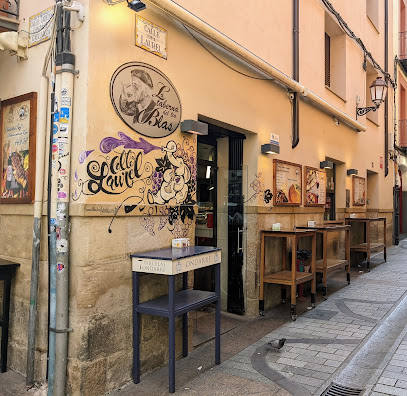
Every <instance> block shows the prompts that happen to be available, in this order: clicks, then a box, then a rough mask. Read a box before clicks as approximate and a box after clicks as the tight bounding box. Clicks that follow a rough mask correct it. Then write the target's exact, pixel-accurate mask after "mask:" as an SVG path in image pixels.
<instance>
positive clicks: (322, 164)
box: [319, 161, 334, 169]
mask: <svg viewBox="0 0 407 396" xmlns="http://www.w3.org/2000/svg"><path fill="white" fill-rule="evenodd" d="M319 167H320V168H321V169H333V167H334V163H333V162H332V161H321V162H320V163H319Z"/></svg>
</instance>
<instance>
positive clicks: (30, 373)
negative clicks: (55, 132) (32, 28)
mask: <svg viewBox="0 0 407 396" xmlns="http://www.w3.org/2000/svg"><path fill="white" fill-rule="evenodd" d="M47 102H48V78H47V77H45V76H42V77H41V85H40V95H39V116H38V131H37V153H36V154H37V156H36V172H35V200H34V229H33V247H32V265H31V285H30V312H29V319H28V342H27V344H28V345H27V366H26V367H27V368H26V370H27V377H26V384H27V385H32V384H33V383H34V362H35V336H36V331H35V328H36V322H37V298H38V278H39V262H40V244H41V217H42V195H43V188H44V153H45V136H46V126H47V110H48V106H47Z"/></svg>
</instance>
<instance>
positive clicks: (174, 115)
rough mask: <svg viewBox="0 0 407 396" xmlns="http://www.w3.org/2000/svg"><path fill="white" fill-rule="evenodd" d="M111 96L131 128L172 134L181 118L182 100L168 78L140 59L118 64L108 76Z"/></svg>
mask: <svg viewBox="0 0 407 396" xmlns="http://www.w3.org/2000/svg"><path fill="white" fill-rule="evenodd" d="M110 100H111V102H112V105H113V107H114V109H115V110H116V113H117V115H118V116H119V117H120V118H121V120H122V121H123V122H124V123H125V124H126V125H127V126H128V127H129V128H131V129H132V130H133V131H135V132H137V133H139V134H141V135H144V136H147V137H152V138H162V137H165V136H168V135H171V134H172V133H173V132H175V130H176V129H177V128H178V125H179V123H180V121H181V100H180V98H179V95H178V92H177V90H176V89H175V87H174V86H173V85H172V83H171V81H170V80H169V79H168V78H167V77H166V76H165V75H164V74H163V73H162V72H161V71H160V70H158V69H156V68H155V67H153V66H151V65H147V64H145V63H141V62H129V63H125V64H124V65H122V66H120V67H119V68H118V69H116V71H115V72H114V73H113V76H112V78H111V80H110Z"/></svg>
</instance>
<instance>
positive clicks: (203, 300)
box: [130, 246, 221, 393]
mask: <svg viewBox="0 0 407 396" xmlns="http://www.w3.org/2000/svg"><path fill="white" fill-rule="evenodd" d="M130 257H131V258H132V270H133V381H134V382H135V383H136V384H138V383H139V382H140V315H141V314H149V315H156V316H163V317H166V318H168V327H169V341H168V342H169V359H168V360H169V364H168V366H169V367H168V370H169V375H168V376H169V391H170V393H174V392H175V318H176V317H177V316H179V315H182V355H183V356H184V357H186V356H188V312H189V311H193V310H196V309H199V308H201V307H203V306H205V305H208V304H212V303H215V364H220V262H221V248H218V247H210V246H190V247H186V248H169V249H161V250H155V251H152V252H145V253H137V254H132V255H131V256H130ZM211 265H214V266H215V291H214V292H208V291H202V290H188V272H187V271H192V270H195V269H198V268H203V267H208V266H211ZM141 272H144V273H150V274H160V275H168V294H167V295H164V296H161V297H158V298H155V299H153V300H149V301H145V302H142V303H140V296H139V292H140V288H139V281H140V280H139V273H141ZM181 273H182V274H183V289H182V290H180V291H178V292H177V291H176V290H175V275H177V274H181Z"/></svg>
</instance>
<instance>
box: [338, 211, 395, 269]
mask: <svg viewBox="0 0 407 396" xmlns="http://www.w3.org/2000/svg"><path fill="white" fill-rule="evenodd" d="M345 221H346V224H350V225H352V224H358V223H359V224H360V223H362V224H364V226H365V241H364V242H363V243H359V244H357V245H354V246H351V247H350V251H351V252H364V253H366V256H367V258H366V262H367V271H368V272H370V254H371V252H376V251H381V250H383V253H384V261H387V259H386V257H387V255H386V218H385V217H347V218H345ZM379 221H383V223H384V225H383V243H377V242H371V241H370V224H372V223H374V222H379Z"/></svg>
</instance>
